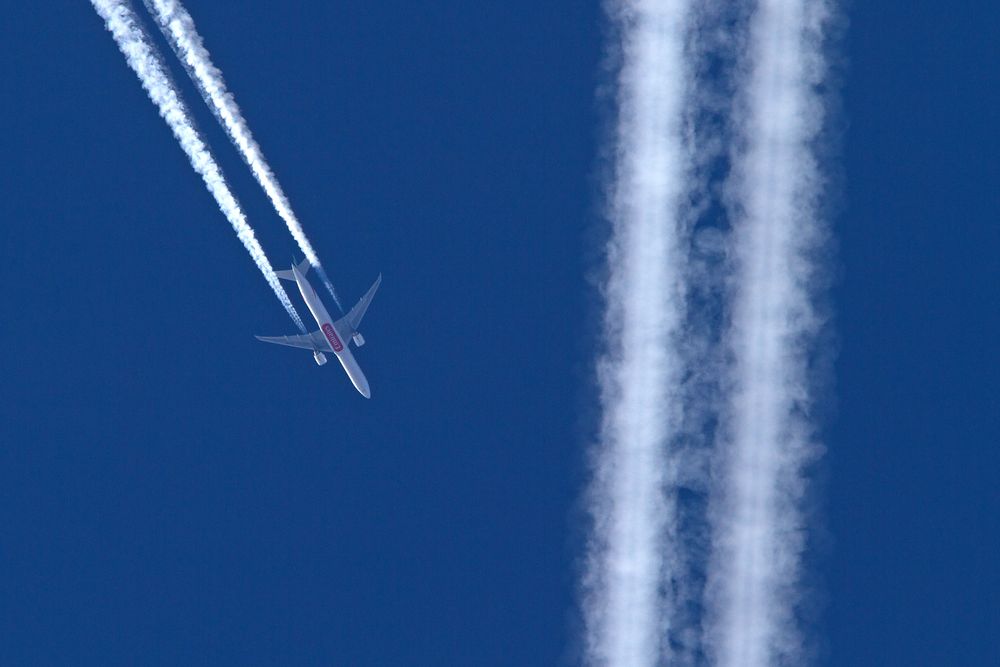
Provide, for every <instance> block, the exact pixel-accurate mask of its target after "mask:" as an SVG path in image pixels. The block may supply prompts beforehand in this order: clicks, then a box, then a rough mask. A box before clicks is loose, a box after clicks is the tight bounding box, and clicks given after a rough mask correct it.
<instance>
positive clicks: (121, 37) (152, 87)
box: [91, 0, 306, 333]
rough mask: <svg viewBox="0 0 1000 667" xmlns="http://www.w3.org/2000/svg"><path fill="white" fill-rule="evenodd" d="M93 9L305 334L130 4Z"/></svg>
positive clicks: (99, 1)
mask: <svg viewBox="0 0 1000 667" xmlns="http://www.w3.org/2000/svg"><path fill="white" fill-rule="evenodd" d="M91 4H93V5H94V9H96V10H97V13H98V14H99V15H100V16H101V18H102V19H104V22H105V24H106V26H107V28H108V31H109V32H110V33H111V34H112V36H113V37H114V39H115V42H116V43H117V44H118V48H119V49H120V50H121V52H122V53H123V54H124V55H125V59H126V60H127V61H128V64H129V67H131V68H132V70H133V71H134V72H135V73H136V74H137V75H138V76H139V80H140V81H141V82H142V87H143V88H144V89H145V90H146V92H147V93H148V94H149V98H150V99H151V100H152V101H153V103H154V104H155V105H156V106H157V108H158V109H159V111H160V115H161V116H162V117H163V119H164V120H165V121H166V122H167V125H169V126H170V129H171V130H172V131H173V133H174V136H175V137H176V138H177V140H178V141H179V142H180V145H181V148H183V149H184V152H185V153H186V154H187V156H188V159H189V160H190V161H191V166H192V167H194V170H195V171H196V172H198V174H200V175H201V177H202V179H203V180H204V181H205V185H206V186H208V190H209V192H211V193H212V196H214V197H215V200H216V202H218V204H219V208H220V209H222V212H223V213H224V214H225V216H226V218H227V219H228V220H229V223H230V224H231V225H232V226H233V229H235V230H236V235H237V236H239V238H240V241H242V242H243V246H244V247H245V248H246V249H247V250H248V251H249V252H250V256H251V257H252V258H253V261H254V262H255V263H256V264H257V267H258V268H259V269H260V271H261V273H263V274H264V278H265V279H266V280H267V282H268V284H269V285H270V286H271V289H272V290H274V293H275V294H276V295H277V297H278V300H279V301H281V305H283V306H284V307H285V310H287V311H288V314H289V316H290V317H291V318H292V321H294V322H295V325H296V326H298V328H299V329H300V330H301V331H302V332H303V333H305V331H306V328H305V325H303V323H302V319H301V318H300V317H299V314H298V313H297V312H296V311H295V307H294V306H293V305H292V302H291V301H290V300H289V298H288V295H287V294H286V293H285V289H284V287H282V286H281V283H280V281H279V280H278V277H277V276H276V275H275V273H274V269H272V268H271V264H270V262H268V260H267V256H266V255H265V254H264V250H263V248H261V246H260V243H259V242H258V241H257V238H256V237H255V236H254V233H253V230H252V229H251V228H250V225H249V224H247V221H246V217H245V216H244V215H243V211H242V210H241V209H240V205H239V203H238V202H237V201H236V198H235V197H234V196H233V194H232V192H230V190H229V186H228V185H227V184H226V181H225V178H224V177H223V176H222V172H221V170H220V169H219V166H218V165H217V164H216V162H215V160H214V159H213V158H212V155H211V153H210V152H209V150H208V147H207V146H206V145H205V143H204V142H203V141H202V139H201V137H200V136H199V135H198V131H197V130H196V129H195V127H194V124H193V122H192V121H191V118H190V116H189V114H188V111H187V108H186V107H185V106H184V102H183V101H182V100H181V98H180V94H179V92H178V91H177V90H176V89H175V88H174V86H173V83H172V82H171V80H170V77H169V75H168V74H167V71H166V70H165V69H164V66H163V61H162V59H161V58H160V56H159V54H158V53H157V52H156V50H155V47H154V46H153V44H152V42H150V41H149V39H148V37H147V35H146V34H145V31H144V30H143V28H142V26H141V25H140V24H139V21H138V19H137V17H136V15H135V13H134V12H133V11H132V9H131V7H130V6H129V5H128V2H127V0H91Z"/></svg>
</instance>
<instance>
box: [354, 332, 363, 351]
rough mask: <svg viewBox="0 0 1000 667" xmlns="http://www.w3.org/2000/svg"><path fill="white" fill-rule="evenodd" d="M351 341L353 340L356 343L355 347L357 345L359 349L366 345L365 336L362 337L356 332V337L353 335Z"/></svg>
mask: <svg viewBox="0 0 1000 667" xmlns="http://www.w3.org/2000/svg"><path fill="white" fill-rule="evenodd" d="M351 340H353V341H354V344H355V345H357V346H358V347H361V346H362V345H364V344H365V337H364V336H362V335H361V334H360V333H359V332H357V331H355V332H354V335H353V336H351Z"/></svg>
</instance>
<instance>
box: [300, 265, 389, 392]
mask: <svg viewBox="0 0 1000 667" xmlns="http://www.w3.org/2000/svg"><path fill="white" fill-rule="evenodd" d="M292 275H294V276H295V284H296V285H298V286H299V292H300V293H301V294H302V299H303V300H304V301H305V302H306V307H307V308H308V309H309V312H310V313H312V316H313V317H314V318H316V323H317V324H318V325H319V329H320V331H322V332H323V335H324V336H326V340H327V341H328V342H329V343H330V348H331V349H333V353H334V354H336V355H337V359H338V360H339V361H340V365H341V366H343V367H344V372H346V373H347V377H349V378H351V382H353V383H354V388H355V389H357V390H358V391H359V392H361V395H362V396H364V397H365V398H371V395H372V393H371V389H370V388H369V386H368V378H366V377H365V374H364V371H362V370H361V367H360V366H358V360H357V359H355V358H354V355H353V354H352V353H351V348H350V346H349V345H348V342H349V340H350V338H349V337H350V336H351V334H352V333H353V332H351V331H347V332H338V331H337V327H336V326H334V322H333V319H332V318H331V317H330V313H329V312H327V310H326V306H324V305H323V301H322V300H320V298H319V295H318V294H317V293H316V290H315V289H313V286H312V285H311V284H310V283H309V280H308V279H307V278H306V277H305V276H304V275H302V273H301V272H300V271H299V270H298V268H296V267H295V266H292Z"/></svg>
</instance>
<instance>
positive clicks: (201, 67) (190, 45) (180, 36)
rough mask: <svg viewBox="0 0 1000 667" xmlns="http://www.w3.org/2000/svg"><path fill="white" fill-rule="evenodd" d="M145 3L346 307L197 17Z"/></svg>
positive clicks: (174, 5) (167, 1) (172, 2)
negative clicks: (228, 84) (215, 61)
mask: <svg viewBox="0 0 1000 667" xmlns="http://www.w3.org/2000/svg"><path fill="white" fill-rule="evenodd" d="M144 2H145V3H146V7H147V8H148V9H149V11H150V13H151V14H152V15H153V16H154V17H155V18H156V22H157V23H158V24H159V26H160V30H161V31H162V32H163V34H164V36H165V37H166V38H167V41H169V42H170V44H171V46H172V47H173V48H174V51H175V52H176V53H177V56H178V58H180V60H181V62H182V63H183V64H184V69H185V70H187V73H188V75H189V76H190V77H191V80H192V81H194V83H195V85H196V86H197V87H198V90H199V91H201V95H202V97H203V98H204V99H205V103H206V104H208V106H209V107H210V108H211V109H212V110H213V111H214V113H215V116H216V118H218V119H219V122H220V123H221V124H222V126H223V127H224V128H225V130H226V133H227V134H228V135H229V138H230V140H231V141H232V142H233V145H235V146H236V148H237V150H239V152H240V154H241V155H242V156H243V159H244V160H245V161H246V163H247V165H249V167H250V171H252V172H253V175H254V178H256V179H257V182H258V183H260V185H261V187H262V188H264V192H265V193H267V196H268V198H269V199H270V200H271V204H272V205H273V206H274V208H275V210H276V211H277V212H278V215H279V216H281V219H282V220H284V221H285V225H287V227H288V231H289V232H291V234H292V237H293V238H294V239H295V242H296V243H298V246H299V249H300V250H301V251H302V253H303V254H304V255H305V256H306V259H307V260H309V264H310V265H311V266H312V267H313V268H314V269H315V270H316V273H317V274H318V275H319V277H320V279H321V280H322V281H323V284H324V285H326V288H327V290H328V291H329V292H330V296H332V297H333V300H334V301H335V302H336V303H337V307H338V308H340V309H341V310H343V306H341V304H340V299H339V297H338V296H337V292H336V290H334V288H333V283H332V282H331V281H330V279H329V278H328V277H327V275H326V271H325V270H324V269H323V265H322V264H320V261H319V257H318V256H317V255H316V251H315V250H313V247H312V244H310V243H309V239H308V238H306V234H305V231H304V230H303V229H302V225H301V224H300V223H299V220H298V218H296V217H295V212H294V211H292V206H291V204H290V203H289V201H288V198H287V197H286V196H285V193H284V191H283V190H282V189H281V185H280V184H279V183H278V178H277V177H276V176H275V175H274V172H273V171H271V168H270V166H268V164H267V160H265V159H264V154H263V153H262V152H261V150H260V146H259V145H257V142H256V141H254V138H253V135H252V134H251V133H250V127H249V126H248V125H247V122H246V119H245V118H243V114H242V113H240V108H239V106H238V105H237V104H236V99H235V98H234V97H233V95H232V93H230V92H229V90H228V89H227V88H226V82H225V79H223V77H222V72H220V71H219V69H218V68H216V67H215V65H213V64H212V59H211V57H210V56H209V54H208V50H207V49H206V48H205V45H204V43H203V41H202V39H201V35H199V34H198V29H197V28H196V27H195V24H194V19H192V18H191V15H190V14H188V12H187V10H186V9H184V6H183V5H181V3H180V2H178V1H177V0H144Z"/></svg>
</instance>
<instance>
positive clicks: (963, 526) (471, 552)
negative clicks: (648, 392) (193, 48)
mask: <svg viewBox="0 0 1000 667" xmlns="http://www.w3.org/2000/svg"><path fill="white" fill-rule="evenodd" d="M290 4H291V6H290V7H287V8H286V6H285V5H286V3H273V2H243V3H209V2H195V1H194V0H189V2H188V3H187V5H188V8H189V9H190V11H191V12H192V14H193V15H194V17H195V20H196V21H197V23H198V26H199V28H200V30H201V32H202V34H203V35H204V37H205V40H206V43H207V46H208V47H209V49H210V50H211V52H212V54H213V57H214V59H215V61H216V63H217V64H218V65H219V66H220V67H221V68H222V70H223V71H224V72H225V75H226V77H227V80H228V82H229V84H230V87H231V88H232V90H233V91H234V92H235V93H236V96H237V99H238V101H239V102H240V104H241V105H242V107H243V109H244V111H245V113H246V115H247V117H248V119H249V121H250V124H251V127H252V128H253V130H254V132H255V134H256V136H257V139H258V140H259V142H260V143H261V145H262V146H263V148H264V152H265V154H266V155H267V156H268V158H269V159H270V161H271V163H272V166H273V167H274V169H275V171H276V172H277V174H278V175H279V177H280V179H281V182H282V184H283V185H284V187H285V189H286V192H287V194H288V195H289V197H290V198H291V200H292V202H293V205H294V208H295V210H296V211H297V212H298V214H299V217H300V218H301V219H302V221H303V223H304V225H305V226H306V229H307V231H308V233H309V235H310V237H311V239H312V241H313V243H314V245H315V247H316V248H317V249H318V251H319V253H320V255H321V256H322V257H323V259H324V262H325V264H326V267H327V269H328V271H329V273H330V274H331V276H332V277H333V279H334V281H335V283H336V285H337V286H338V289H339V291H340V292H341V294H342V295H343V297H344V299H345V301H349V302H353V300H354V299H355V298H357V296H358V295H359V294H360V293H361V292H362V291H363V290H364V289H365V288H367V286H368V285H369V283H370V281H371V280H372V279H373V278H374V277H375V274H376V273H377V272H378V271H382V272H383V273H384V275H385V282H384V284H383V287H382V290H381V291H380V293H379V295H378V297H377V299H376V301H375V304H374V306H373V308H372V310H371V311H369V315H368V317H367V319H366V326H365V327H364V329H365V334H366V338H367V339H368V341H369V344H370V346H368V347H365V348H363V349H362V350H361V351H360V352H359V354H358V357H359V360H360V362H361V364H362V365H363V367H364V368H365V369H366V371H367V373H368V375H369V378H370V380H371V383H372V389H373V400H372V401H370V402H366V401H364V400H363V399H362V398H360V397H359V396H358V395H357V394H356V393H355V391H354V389H353V388H352V387H351V386H350V384H349V383H348V381H347V379H346V378H345V377H344V376H343V374H342V373H341V372H340V371H339V369H337V368H336V367H335V366H327V367H325V368H323V369H317V368H316V366H315V365H314V364H313V362H312V360H311V359H310V358H309V356H308V355H307V354H298V353H296V352H295V351H292V350H287V349H279V348H271V347H267V346H264V345H262V344H260V343H258V342H257V341H255V340H254V339H253V337H252V334H253V333H264V334H278V333H290V332H291V331H292V326H291V324H290V323H289V322H288V320H287V318H286V317H285V315H284V313H283V311H282V310H281V308H280V306H279V305H278V304H277V302H276V301H275V300H274V298H273V296H272V295H271V293H270V291H269V289H268V288H267V286H266V284H265V283H264V281H263V280H262V279H261V277H260V276H259V274H258V272H257V270H256V268H255V267H254V266H253V264H252V263H251V261H250V260H249V258H248V256H247V255H246V253H245V252H244V250H243V249H242V247H241V246H240V244H239V242H238V241H237V240H236V238H235V235H234V233H233V232H232V231H231V229H230V228H229V226H228V223H227V222H226V221H225V219H224V218H223V217H222V215H221V213H219V211H218V210H217V208H216V205H215V203H214V201H212V199H211V198H210V196H209V195H208V193H207V192H206V191H205V189H204V187H203V185H202V183H201V181H200V180H199V178H198V177H197V176H196V175H195V174H194V172H193V171H192V170H191V168H190V167H189V166H188V164H187V161H186V158H185V157H184V156H183V154H182V153H181V151H180V149H179V148H178V146H177V145H176V142H175V141H174V139H173V138H172V136H171V135H170V134H169V131H168V130H167V128H166V126H165V124H164V123H163V121H162V120H161V119H160V118H159V117H158V116H157V115H156V112H155V110H154V108H153V106H152V104H151V103H150V102H149V101H148V99H147V98H146V95H145V93H144V92H143V91H142V90H141V88H140V86H139V84H138V82H137V80H136V78H135V76H134V74H133V73H132V72H131V71H130V70H128V69H127V68H126V66H125V62H124V59H123V58H122V56H121V55H120V54H119V52H118V50H117V48H116V47H115V45H114V43H113V41H112V39H111V37H110V35H108V34H107V33H106V32H105V31H104V29H103V26H102V25H101V22H100V21H99V19H98V18H97V15H96V14H95V13H94V11H93V9H92V8H91V6H90V5H89V3H87V2H83V1H82V0H81V1H79V2H63V3H57V5H58V6H57V8H55V9H53V8H51V7H50V8H48V9H46V10H44V11H42V10H39V9H38V8H37V7H33V6H29V5H27V4H24V3H21V4H15V5H14V6H12V7H10V8H8V9H7V15H6V17H7V20H6V21H5V22H4V26H3V28H2V30H3V40H4V44H5V46H6V50H5V58H4V59H3V60H2V61H0V86H2V87H3V104H2V105H0V125H2V127H3V128H4V132H3V133H0V137H2V138H0V154H2V155H3V158H4V159H3V160H2V163H0V178H2V183H3V190H4V195H3V197H0V230H2V231H0V249H2V259H3V261H2V262H0V282H2V284H3V285H4V288H5V289H4V297H3V306H4V307H3V312H4V317H3V318H2V320H0V349H2V350H4V353H3V356H2V361H0V400H2V403H0V405H2V406H3V408H2V413H0V415H2V418H0V456H2V458H0V662H2V663H3V664H23V665H27V664H102V665H107V664H122V665H124V664H241V665H242V664H373V665H374V664H408V665H443V664H455V665H550V664H554V663H557V662H559V661H560V660H564V659H567V656H570V657H572V656H573V655H574V649H573V647H574V644H575V642H576V641H577V628H576V625H575V622H574V617H575V611H574V608H575V590H576V579H577V565H578V563H577V561H576V559H577V558H578V557H579V553H580V546H581V543H582V542H581V534H580V529H581V527H580V524H579V516H578V514H577V503H578V499H579V496H580V493H581V489H582V486H581V485H582V483H583V479H584V475H583V457H582V451H583V447H584V445H585V443H586V439H587V433H588V428H589V426H590V425H592V423H593V419H594V416H593V413H592V408H593V405H594V400H595V399H594V395H593V389H592V388H591V384H590V383H591V377H590V368H591V364H592V351H593V345H594V339H593V332H594V329H593V325H592V324H591V323H590V319H591V318H592V317H593V316H594V315H595V314H596V313H595V311H594V310H593V298H594V296H593V293H592V292H591V291H590V287H589V286H588V284H587V282H586V277H587V274H588V272H589V271H590V270H591V269H592V268H593V266H594V265H593V258H594V253H595V250H596V249H595V247H594V243H595V238H597V237H599V235H600V234H599V231H595V230H596V229H598V226H597V223H596V219H595V210H596V208H597V205H598V200H597V189H596V187H595V180H594V174H595V170H596V164H597V158H596V155H597V152H598V147H599V140H600V137H601V130H600V123H601V116H600V114H599V113H598V105H597V104H596V103H595V101H594V100H595V92H594V91H595V87H596V85H597V83H598V82H599V81H601V77H600V75H599V73H598V72H599V63H600V59H601V49H602V20H603V19H602V16H601V14H600V10H599V6H598V4H597V3H580V2H554V3H536V2H521V1H517V2H504V3H471V2H438V3H409V2H376V3H372V2H338V3H290ZM960 4H961V3H960ZM998 17H1000V15H998V10H997V9H995V8H994V7H993V6H992V5H991V4H990V3H964V5H963V6H953V5H948V4H946V3H939V2H929V1H921V2H905V3H904V2H882V3H855V6H854V7H852V8H851V15H850V29H849V32H848V33H847V36H846V39H845V42H844V45H845V52H844V56H845V62H846V69H845V73H846V79H845V87H844V97H843V99H844V116H843V120H844V128H845V129H846V134H845V135H844V137H843V141H842V144H841V146H842V158H843V159H842V163H841V165H840V169H841V170H842V173H843V175H844V177H845V187H844V190H843V195H844V196H843V199H842V204H843V206H842V208H841V212H840V214H839V216H838V217H837V219H836V220H835V231H836V235H837V240H838V243H839V249H838V253H839V259H838V267H839V282H838V283H837V286H836V289H835V291H834V293H833V297H834V298H833V301H834V307H835V312H836V320H837V329H838V340H839V343H838V345H839V351H838V356H837V363H836V379H835V384H836V387H837V394H838V395H837V405H836V412H835V413H834V419H833V421H832V422H831V424H830V436H829V438H828V447H829V454H828V456H827V458H826V463H825V475H824V477H825V483H824V485H823V496H822V503H823V506H824V507H825V509H824V510H823V512H822V518H823V523H824V525H825V526H826V529H827V531H828V533H829V536H830V540H829V542H830V549H829V553H828V554H827V556H826V557H825V561H824V569H823V571H821V572H820V573H819V580H820V581H821V582H822V588H821V589H820V596H821V597H822V598H824V599H825V612H824V615H823V616H822V623H821V625H820V626H819V627H818V628H817V629H816V632H817V635H818V636H819V637H821V642H822V643H823V644H824V645H825V647H826V649H825V657H824V658H823V660H822V662H823V663H824V664H831V665H888V664H899V665H941V664H963V665H974V664H995V663H997V662H998V661H1000V650H998V649H997V643H996V641H995V637H996V635H997V633H998V631H1000V621H998V616H997V611H996V610H997V609H998V608H1000V596H998V592H1000V575H998V571H997V567H996V565H995V561H996V558H997V555H998V546H1000V545H998V538H997V533H996V516H997V514H998V511H1000V493H998V491H997V486H996V482H995V480H996V479H997V476H998V472H1000V470H998V468H1000V450H998V449H997V447H996V443H997V440H998V436H1000V420H998V417H997V414H996V413H997V410H996V406H997V402H998V380H997V375H996V373H997V362H998V355H997V353H996V351H995V350H996V342H995V340H996V332H997V323H998V316H997V312H998V306H1000V303H998V297H997V290H996V280H997V276H998V273H1000V260H998V251H1000V228H998V225H997V219H998V213H1000V195H998V192H997V182H998V176H1000V173H998V167H997V164H998V163H997V155H998V149H1000V145H998V144H1000V141H998V135H997V131H996V128H995V122H996V109H997V102H998V96H997V92H996V91H997V90H1000V86H998V83H1000V81H998V75H997V69H996V67H995V65H996V63H997V62H998V56H1000V54H998V48H997V46H996V41H995V36H996V35H997V34H998V32H1000V31H998V27H1000V26H998V23H1000V21H998ZM157 39H159V37H158V36H157ZM181 74H182V73H181V72H180V70H177V81H178V82H179V84H180V85H181V86H182V87H183V89H184V91H185V92H186V93H187V97H188V101H189V102H190V104H191V106H192V108H193V109H194V111H195V114H196V116H197V118H198V119H199V122H200V125H201V127H202V129H203V130H204V132H205V134H206V136H207V137H208V139H209V141H210V142H211V144H212V145H213V146H214V148H215V152H216V154H217V157H218V158H219V160H220V162H221V163H222V166H223V168H224V170H225V172H226V174H227V176H228V177H229V179H230V181H231V183H232V185H233V187H234V190H235V191H236V193H237V195H238V196H239V198H240V199H241V201H242V203H243V205H244V207H245V209H246V211H247V213H248V215H249V219H250V221H251V223H252V224H253V225H254V226H255V228H256V230H257V233H258V235H259V237H260V238H261V240H262V242H263V243H264V246H265V248H266V249H267V250H268V252H269V254H270V255H271V257H272V259H273V261H274V263H275V264H285V263H286V262H287V260H288V259H290V257H291V255H292V254H293V252H295V247H294V244H293V242H292V240H291V239H290V237H289V236H288V235H287V233H286V232H285V230H284V226H283V225H282V223H281V222H280V220H279V219H278V218H277V216H276V215H275V214H274V213H273V212H272V211H271V209H270V206H269V204H268V202H267V201H266V199H265V197H264V195H263V194H262V193H261V192H260V190H259V188H258V187H257V186H256V184H255V183H254V182H253V181H252V179H251V176H250V175H249V173H248V171H247V170H246V168H245V167H244V166H243V164H242V162H241V161H240V160H239V157H238V156H237V154H236V152H235V150H234V149H232V148H231V147H230V145H229V143H228V141H227V140H226V138H225V136H224V135H223V134H222V132H221V130H220V129H219V128H218V127H217V125H216V124H215V121H214V119H213V118H212V117H211V115H210V114H209V112H208V111H207V109H206V108H205V107H204V105H203V104H202V103H201V102H200V99H199V98H198V97H197V95H196V94H195V92H194V90H193V88H192V87H191V85H190V83H189V82H188V81H187V79H186V78H184V77H183V76H181Z"/></svg>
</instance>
